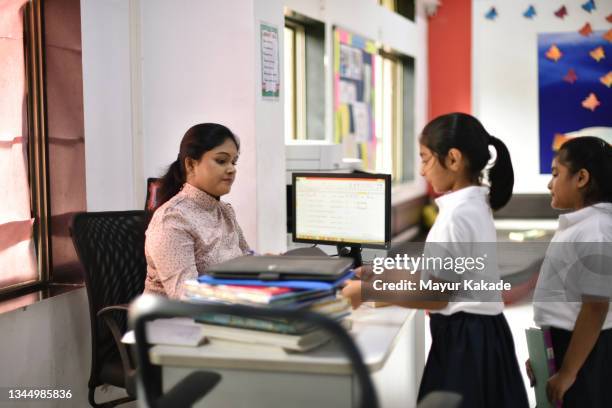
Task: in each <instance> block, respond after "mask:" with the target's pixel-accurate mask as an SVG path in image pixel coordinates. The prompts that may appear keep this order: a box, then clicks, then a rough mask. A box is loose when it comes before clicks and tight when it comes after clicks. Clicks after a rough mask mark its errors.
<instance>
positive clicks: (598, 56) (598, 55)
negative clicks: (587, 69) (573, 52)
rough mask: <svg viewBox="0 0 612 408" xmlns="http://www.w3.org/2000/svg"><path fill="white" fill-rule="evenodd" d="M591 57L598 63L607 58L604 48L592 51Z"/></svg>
mask: <svg viewBox="0 0 612 408" xmlns="http://www.w3.org/2000/svg"><path fill="white" fill-rule="evenodd" d="M589 55H590V56H591V58H593V59H594V60H595V61H597V62H599V61H601V60H602V59H604V58H606V52H605V51H604V49H603V47H597V48H595V49H593V50H591V52H589Z"/></svg>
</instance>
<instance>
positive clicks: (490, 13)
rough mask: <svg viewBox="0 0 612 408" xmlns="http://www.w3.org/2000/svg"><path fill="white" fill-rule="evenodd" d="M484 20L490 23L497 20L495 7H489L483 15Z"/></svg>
mask: <svg viewBox="0 0 612 408" xmlns="http://www.w3.org/2000/svg"><path fill="white" fill-rule="evenodd" d="M485 18H486V19H488V20H491V21H493V20H495V19H496V18H497V10H496V9H495V7H491V9H490V10H489V11H488V12H487V14H485Z"/></svg>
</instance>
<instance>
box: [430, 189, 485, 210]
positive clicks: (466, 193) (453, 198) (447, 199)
mask: <svg viewBox="0 0 612 408" xmlns="http://www.w3.org/2000/svg"><path fill="white" fill-rule="evenodd" d="M488 194H489V188H488V187H483V186H469V187H464V188H461V189H459V190H457V191H451V192H450V193H446V194H444V195H442V196H440V197H438V198H436V204H437V205H438V208H439V209H440V210H442V209H445V210H447V209H451V208H454V207H457V206H459V204H461V203H464V202H466V201H468V200H470V199H473V198H482V199H484V201H485V202H487V200H486V198H487V197H486V196H487V195H488Z"/></svg>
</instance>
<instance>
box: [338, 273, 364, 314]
mask: <svg viewBox="0 0 612 408" xmlns="http://www.w3.org/2000/svg"><path fill="white" fill-rule="evenodd" d="M341 294H342V296H344V297H345V298H347V299H349V300H350V301H351V306H352V307H353V309H357V308H358V307H359V306H360V305H361V303H362V301H361V281H360V280H349V281H347V282H346V284H345V285H344V288H343V289H342V292H341Z"/></svg>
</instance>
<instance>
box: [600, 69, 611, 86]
mask: <svg viewBox="0 0 612 408" xmlns="http://www.w3.org/2000/svg"><path fill="white" fill-rule="evenodd" d="M599 81H600V82H601V83H602V84H604V85H605V86H607V87H608V88H610V87H611V86H612V71H610V72H608V73H607V74H606V75H604V76H602V77H601V78H599Z"/></svg>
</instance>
